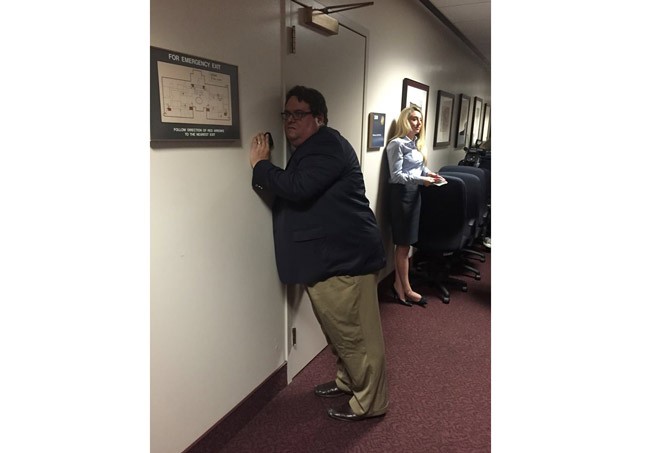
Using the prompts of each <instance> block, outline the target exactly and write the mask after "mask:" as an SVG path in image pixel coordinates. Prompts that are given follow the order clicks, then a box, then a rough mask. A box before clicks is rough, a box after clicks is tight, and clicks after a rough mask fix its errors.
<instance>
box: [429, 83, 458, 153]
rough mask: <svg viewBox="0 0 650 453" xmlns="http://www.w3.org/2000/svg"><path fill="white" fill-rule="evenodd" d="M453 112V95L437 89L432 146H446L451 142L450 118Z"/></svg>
mask: <svg viewBox="0 0 650 453" xmlns="http://www.w3.org/2000/svg"><path fill="white" fill-rule="evenodd" d="M453 112H454V95H453V94H451V93H447V92H446V91H442V90H438V103H437V107H436V127H435V130H434V134H433V146H434V147H440V146H448V145H449V143H451V118H452V114H453Z"/></svg>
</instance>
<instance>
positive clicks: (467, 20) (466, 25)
mask: <svg viewBox="0 0 650 453" xmlns="http://www.w3.org/2000/svg"><path fill="white" fill-rule="evenodd" d="M420 1H421V2H422V3H423V4H424V6H426V7H427V8H429V6H430V5H431V6H433V8H434V9H435V10H438V11H439V12H440V13H441V14H442V16H444V18H442V17H439V18H440V19H441V20H442V21H443V23H445V25H447V26H449V24H451V27H450V28H451V29H452V30H454V27H455V28H456V29H457V30H458V32H460V33H461V34H462V35H463V36H464V37H465V38H466V40H467V41H468V43H467V44H468V45H469V46H470V47H474V49H473V50H474V51H475V52H477V53H479V54H481V55H482V56H483V57H484V58H482V59H483V60H484V61H485V62H486V63H487V64H488V65H490V62H491V59H492V55H491V54H492V51H491V33H492V26H491V22H492V17H491V13H490V0H420ZM429 10H431V8H429ZM431 11H432V13H434V14H436V12H435V11H433V10H431ZM436 15H437V14H436ZM444 19H446V21H445V20H444ZM454 31H455V30H454ZM461 39H462V37H461Z"/></svg>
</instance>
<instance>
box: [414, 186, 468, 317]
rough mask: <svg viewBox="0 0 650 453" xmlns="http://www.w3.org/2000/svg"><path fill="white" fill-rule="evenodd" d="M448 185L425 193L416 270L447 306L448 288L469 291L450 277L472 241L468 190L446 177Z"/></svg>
mask: <svg viewBox="0 0 650 453" xmlns="http://www.w3.org/2000/svg"><path fill="white" fill-rule="evenodd" d="M445 179H447V184H445V185H443V186H440V187H437V186H429V187H426V188H423V189H422V192H421V194H422V195H421V196H422V204H421V207H420V229H419V233H418V241H417V242H416V243H415V244H414V247H415V253H414V254H413V262H414V266H413V267H414V268H415V269H416V271H420V272H423V273H424V274H425V276H426V277H425V278H426V280H427V281H428V282H429V283H430V284H431V285H433V286H435V287H437V288H438V290H440V292H441V293H442V296H441V299H442V302H443V303H445V304H448V303H449V301H450V299H451V296H450V293H449V289H448V288H447V286H449V285H454V286H457V287H460V289H461V290H462V291H467V283H466V282H465V281H463V280H461V279H457V278H453V277H451V276H450V274H451V271H452V267H453V265H454V262H455V258H456V256H458V254H459V253H461V250H462V249H463V248H464V247H465V246H467V245H468V244H469V242H471V241H472V240H473V231H472V225H471V223H470V217H469V207H468V190H467V186H466V185H465V183H464V182H463V180H462V179H460V178H456V177H454V176H449V177H445Z"/></svg>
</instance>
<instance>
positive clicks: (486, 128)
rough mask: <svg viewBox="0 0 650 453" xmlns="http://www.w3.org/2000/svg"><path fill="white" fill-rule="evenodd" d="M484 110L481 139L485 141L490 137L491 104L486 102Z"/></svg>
mask: <svg viewBox="0 0 650 453" xmlns="http://www.w3.org/2000/svg"><path fill="white" fill-rule="evenodd" d="M483 110H484V111H483V131H482V132H481V140H482V141H484V142H485V141H487V140H489V139H490V110H491V109H490V104H487V103H486V104H485V107H484V109H483Z"/></svg>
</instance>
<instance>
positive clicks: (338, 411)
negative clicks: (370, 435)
mask: <svg viewBox="0 0 650 453" xmlns="http://www.w3.org/2000/svg"><path fill="white" fill-rule="evenodd" d="M327 415H329V416H330V417H332V418H334V419H336V420H343V421H346V422H357V421H359V420H367V419H369V418H375V417H383V416H384V415H386V414H377V415H357V414H355V413H354V412H353V411H352V408H351V407H350V405H349V404H348V403H345V404H344V405H342V406H340V407H333V408H331V409H328V410H327Z"/></svg>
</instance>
